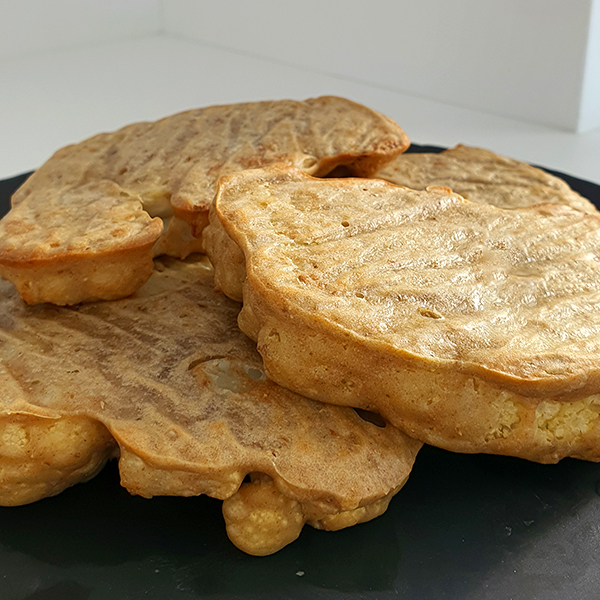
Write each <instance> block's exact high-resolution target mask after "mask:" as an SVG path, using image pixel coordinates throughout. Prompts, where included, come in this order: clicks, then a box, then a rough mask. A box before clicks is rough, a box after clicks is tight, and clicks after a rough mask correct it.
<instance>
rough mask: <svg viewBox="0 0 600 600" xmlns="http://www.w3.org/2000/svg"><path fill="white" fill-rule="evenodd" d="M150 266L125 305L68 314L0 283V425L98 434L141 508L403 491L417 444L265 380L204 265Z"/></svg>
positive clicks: (328, 506)
mask: <svg viewBox="0 0 600 600" xmlns="http://www.w3.org/2000/svg"><path fill="white" fill-rule="evenodd" d="M156 267H157V270H156V271H155V272H154V273H153V275H152V277H151V278H150V280H149V281H148V282H147V283H146V284H145V285H144V286H143V287H142V288H140V290H138V292H137V293H136V294H135V295H134V296H132V297H131V298H127V299H123V300H119V301H114V302H98V303H91V304H86V305H80V306H78V307H76V308H61V307H56V306H50V305H40V306H33V307H31V306H26V305H24V304H23V303H22V301H21V300H20V299H19V298H18V296H17V295H16V292H15V290H14V289H12V286H10V284H7V283H2V282H0V315H1V317H0V384H1V386H2V390H3V394H2V397H1V398H0V423H1V420H2V419H3V418H19V419H22V421H23V424H24V425H23V426H24V427H25V429H27V427H28V426H29V425H31V426H32V427H33V426H34V424H35V422H37V421H38V420H40V419H42V420H44V419H45V420H46V421H49V420H52V419H54V420H60V419H67V418H70V417H72V416H76V417H77V418H79V419H87V420H89V421H91V422H94V423H99V424H101V426H102V427H103V428H106V429H107V430H108V431H109V432H110V435H111V436H112V438H111V439H113V438H114V440H115V441H116V443H117V444H118V446H119V448H120V471H121V481H122V484H123V485H124V486H125V487H126V488H127V489H128V490H130V491H131V492H132V493H136V494H139V495H142V496H145V497H150V496H153V495H182V496H188V495H197V494H209V495H211V496H213V497H217V498H221V499H225V498H229V497H231V496H233V495H234V494H235V493H236V492H237V490H238V489H239V487H240V485H241V484H242V482H243V479H244V477H245V476H246V475H247V474H248V473H263V474H266V475H268V476H269V477H270V478H271V479H272V480H273V481H274V482H275V484H276V486H277V490H278V491H279V493H281V494H283V495H284V496H285V498H286V499H287V500H286V502H287V501H289V502H298V503H301V504H302V506H303V507H307V508H306V510H308V508H310V511H312V512H311V514H317V515H320V516H326V515H332V514H336V513H339V512H344V511H348V510H354V509H356V508H358V507H361V506H368V505H370V504H372V503H376V502H378V501H379V500H380V499H381V498H383V497H386V496H388V495H389V494H390V493H391V492H392V491H395V490H397V489H399V487H401V486H402V484H403V483H404V481H405V480H406V478H407V476H408V474H409V472H410V469H411V467H412V464H413V461H414V459H415V456H416V453H417V452H418V450H419V448H420V447H421V444H420V442H417V441H415V440H412V439H411V438H409V437H408V436H406V435H405V434H403V433H402V432H400V431H399V430H398V429H396V428H394V427H392V426H391V425H389V424H386V426H385V427H378V426H376V425H373V424H372V423H370V422H368V421H367V420H365V419H363V418H361V416H359V415H358V414H357V413H356V412H355V411H353V410H352V409H348V408H341V407H336V406H331V405H324V404H321V403H317V402H313V401H311V400H308V399H306V398H302V397H300V396H297V395H296V394H293V393H292V392H289V391H288V390H285V389H283V388H281V387H279V386H277V385H276V384H274V383H273V382H271V381H269V380H267V379H266V378H265V375H264V371H263V368H262V361H261V359H260V356H259V355H258V353H257V352H256V350H255V346H254V344H253V343H252V342H251V341H250V340H249V339H248V338H247V337H246V336H245V335H244V334H242V333H241V332H240V330H239V329H238V327H237V323H236V316H237V313H238V311H239V305H237V304H236V303H234V302H232V301H230V300H228V299H227V298H225V297H224V296H223V295H220V294H217V293H216V292H215V291H214V288H213V280H212V269H211V268H210V264H209V262H208V260H207V259H206V258H198V257H191V258H189V259H188V260H187V261H186V262H181V261H177V260H174V259H162V260H157V261H156ZM66 423H67V425H68V421H66ZM62 435H64V437H65V440H64V444H65V445H67V446H68V445H69V442H68V439H69V435H70V434H69V429H68V426H67V427H66V429H65V430H64V431H63V434H62ZM53 443H54V444H55V445H56V446H57V448H60V446H61V443H62V442H61V440H60V439H54V440H53ZM0 466H1V461H0ZM50 480H51V473H50V475H48V481H49V482H50V483H51V481H50ZM36 494H37V492H36Z"/></svg>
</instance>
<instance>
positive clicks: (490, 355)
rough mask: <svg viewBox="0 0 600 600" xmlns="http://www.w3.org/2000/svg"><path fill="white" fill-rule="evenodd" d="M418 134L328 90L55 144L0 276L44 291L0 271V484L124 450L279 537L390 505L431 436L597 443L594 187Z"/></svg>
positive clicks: (163, 484)
mask: <svg viewBox="0 0 600 600" xmlns="http://www.w3.org/2000/svg"><path fill="white" fill-rule="evenodd" d="M407 146H408V138H407V137H406V135H405V134H404V132H403V131H402V129H401V128H400V127H399V126H398V125H397V124H396V123H394V122H393V121H391V120H390V119H388V118H387V117H384V116H382V115H380V114H378V113H376V112H374V111H371V110H369V109H367V108H365V107H362V106H360V105H357V104H355V103H352V102H349V101H346V100H343V99H340V98H332V97H327V98H319V99H316V100H308V101H306V102H291V101H280V102H264V103H252V104H242V105H232V106H222V107H210V108H206V109H199V110H197V111H189V112H187V113H182V114H180V115H175V116H173V117H169V118H167V119H163V120H162V121H158V122H156V123H139V124H135V125H131V126H129V127H126V128H124V129H122V130H120V131H118V132H115V133H112V134H103V135H100V136H96V137H94V138H92V139H90V140H87V141H84V142H82V143H81V144H78V145H75V146H71V147H68V148H65V149H63V150H60V151H59V152H57V153H56V155H55V156H54V157H52V158H51V159H50V160H49V161H48V163H46V165H44V166H43V167H42V168H41V169H39V170H38V171H37V172H36V173H35V174H34V175H33V176H32V177H31V178H30V179H29V180H28V181H27V182H26V183H25V184H24V186H23V187H22V188H21V189H20V190H19V191H18V192H17V193H16V194H15V196H14V198H13V207H12V209H11V211H10V213H9V214H8V216H7V217H5V218H4V219H3V220H2V221H1V222H0V273H1V274H2V275H3V276H4V277H5V278H7V279H8V280H9V281H12V282H13V283H14V284H15V285H16V287H17V290H18V292H19V294H20V295H21V297H22V298H23V299H24V300H26V301H27V302H28V303H29V304H34V305H35V304H38V305H36V306H27V305H26V304H25V303H24V302H23V301H22V300H21V298H19V296H18V294H17V292H16V291H15V289H14V288H13V287H12V286H11V285H10V284H8V283H4V284H2V285H1V287H0V293H1V294H2V296H1V303H2V310H1V314H2V315H3V317H2V322H1V323H0V340H1V342H0V377H1V378H2V380H3V381H4V390H5V393H4V397H3V399H2V402H1V406H0V427H1V429H2V436H1V440H2V445H1V446H0V455H1V457H2V463H3V464H2V467H3V468H2V470H1V473H2V493H1V497H0V502H1V503H2V504H5V505H14V504H21V503H24V502H31V501H34V500H37V499H39V498H42V497H44V496H47V495H51V494H55V493H58V492H60V491H61V490H62V489H64V488H65V487H67V486H69V485H72V484H74V483H76V482H78V481H82V480H85V479H87V478H89V477H92V476H93V475H94V474H95V473H96V472H98V470H99V469H100V468H102V465H103V464H104V463H105V461H106V460H108V459H109V458H111V457H119V466H120V471H121V478H122V483H123V485H124V486H125V487H126V488H127V489H129V490H130V491H131V492H132V493H136V494H140V495H142V496H146V497H150V496H153V495H165V494H168V495H183V496H191V495H198V494H209V495H211V496H213V497H216V498H220V499H222V500H224V503H223V513H224V517H225V522H226V526H227V531H228V534H229V536H230V538H231V539H232V541H233V542H234V543H235V544H236V545H237V546H238V547H240V548H241V549H242V550H244V551H246V552H249V553H251V554H268V553H271V552H275V551H276V550H278V549H279V548H281V547H283V546H284V545H286V544H287V543H289V542H291V541H292V540H294V539H295V538H296V537H297V536H298V535H299V533H300V531H301V529H302V527H303V525H304V524H305V523H306V522H308V523H309V524H311V525H313V526H315V527H320V528H323V529H339V528H342V527H347V526H349V525H353V524H356V523H360V522H363V521H366V520H368V519H371V518H373V517H375V516H377V515H379V514H381V513H382V512H383V511H385V509H386V508H387V506H388V503H389V501H390V499H391V498H392V496H393V495H394V494H395V493H396V492H397V491H398V490H399V489H400V488H401V487H402V486H403V485H404V483H405V481H406V479H407V477H408V475H409V473H410V470H411V468H412V464H413V461H414V459H415V456H416V454H417V452H418V450H419V448H420V447H421V444H422V442H427V443H430V444H434V445H437V446H440V447H443V448H447V449H450V450H454V451H459V452H491V453H498V454H505V455H513V456H520V457H523V458H527V459H531V460H536V461H540V462H555V461H557V460H559V459H561V458H562V457H565V456H573V457H578V458H583V459H587V460H595V461H598V460H600V425H599V414H600V369H599V366H600V361H599V357H600V356H599V355H600V311H599V310H598V309H597V308H596V307H597V306H598V302H597V299H598V295H599V293H600V283H598V282H600V257H599V254H598V250H597V249H598V247H599V245H598V244H599V242H600V218H599V216H598V214H597V213H596V210H595V208H594V207H593V205H591V203H589V202H588V201H587V200H585V199H584V198H582V197H581V196H579V195H578V194H576V193H575V192H573V191H572V190H570V188H568V186H566V184H565V183H564V182H562V181H561V180H559V179H557V178H556V177H553V176H551V175H548V174H547V173H545V172H543V171H541V170H540V169H536V168H534V167H530V166H528V165H523V164H522V163H519V162H517V161H512V160H510V159H506V158H503V157H499V156H497V155H495V154H493V153H491V152H488V151H484V150H479V149H472V148H467V147H464V146H459V147H457V148H455V149H453V150H450V151H447V152H444V153H442V154H441V155H404V154H402V152H403V151H404V150H405V149H406V148H407ZM340 166H343V167H344V169H343V171H344V172H345V173H346V174H349V175H352V176H353V177H351V178H345V179H335V178H328V179H319V178H318V177H321V176H324V175H327V174H328V173H331V172H332V171H334V173H340V172H341V169H338V167H340ZM384 179H385V180H388V181H383V180H384ZM390 182H391V183H390ZM215 193H216V196H215ZM459 194H460V195H459ZM209 211H210V219H209ZM209 220H210V224H209ZM199 250H202V251H206V252H207V254H208V257H209V258H210V261H211V262H212V265H214V269H215V271H214V280H213V270H212V266H211V264H210V263H209V262H208V261H207V259H206V258H200V257H198V255H197V254H193V253H194V252H197V251H199ZM165 254H166V255H169V256H171V257H174V258H158V259H157V258H154V261H153V257H157V256H160V255H165ZM188 255H190V256H189V258H187V259H185V257H187V256H188ZM182 259H185V260H182ZM215 285H216V287H217V289H218V290H219V291H222V292H224V294H225V295H227V296H229V297H230V298H231V299H232V300H229V299H227V298H226V297H225V295H223V294H221V293H219V291H215V290H214V287H215ZM127 296H129V297H127ZM91 300H96V301H95V302H93V303H88V304H79V303H81V302H88V301H91ZM238 302H243V304H242V305H240V304H239V303H238ZM39 303H42V304H39ZM48 303H53V304H54V305H56V304H58V305H77V306H74V307H64V306H53V305H52V304H48ZM238 313H239V315H238ZM238 324H239V327H238ZM240 330H241V331H240ZM242 332H244V333H245V334H247V336H249V337H246V336H245V335H244V333H242ZM251 340H253V341H251ZM255 342H256V343H255ZM256 348H258V352H257V351H256ZM259 353H260V354H259Z"/></svg>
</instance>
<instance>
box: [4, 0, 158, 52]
mask: <svg viewBox="0 0 600 600" xmlns="http://www.w3.org/2000/svg"><path fill="white" fill-rule="evenodd" d="M162 28H163V17H162V3H161V0H0V61H3V60H6V59H11V58H17V57H23V56H29V55H34V54H36V53H41V52H47V51H48V50H55V49H58V48H69V47H73V46H81V45H87V44H94V43H98V42H104V41H108V40H115V39H120V38H124V37H129V36H141V35H148V34H153V33H158V32H159V31H161V30H162Z"/></svg>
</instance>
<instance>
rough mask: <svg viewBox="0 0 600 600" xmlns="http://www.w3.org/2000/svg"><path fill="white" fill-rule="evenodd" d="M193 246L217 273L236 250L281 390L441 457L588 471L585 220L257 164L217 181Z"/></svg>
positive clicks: (591, 425) (589, 242) (596, 346)
mask: <svg viewBox="0 0 600 600" xmlns="http://www.w3.org/2000/svg"><path fill="white" fill-rule="evenodd" d="M334 196H335V203H330V201H329V199H330V198H332V197H334ZM219 227H221V228H222V230H223V231H224V232H225V233H226V235H223V231H221V232H220V233H217V231H215V230H218V229H219ZM206 237H207V239H212V240H220V244H216V245H215V247H214V248H211V247H210V246H209V245H207V251H208V252H209V256H210V258H211V260H212V261H213V263H214V264H215V266H216V270H217V273H218V272H219V270H220V269H226V268H227V267H228V265H227V264H220V263H222V258H221V257H224V258H227V257H228V256H231V255H232V252H231V250H230V249H229V248H228V246H230V245H231V244H232V243H235V244H237V245H238V246H239V248H241V250H242V251H243V254H244V256H245V263H246V269H245V270H246V277H245V280H244V282H240V281H238V282H237V288H236V289H235V291H236V293H238V292H239V286H240V285H241V284H242V283H243V299H244V308H243V310H242V312H241V314H240V317H239V324H240V327H241V328H242V329H243V330H244V331H245V332H246V333H247V334H248V335H250V336H251V337H253V338H254V339H256V340H257V341H258V347H259V350H260V352H261V354H262V356H263V359H264V361H265V366H266V368H267V372H268V374H269V376H270V377H271V378H273V379H274V380H275V381H277V382H278V383H280V384H281V385H283V386H285V387H289V388H290V389H293V390H295V391H296V392H298V393H302V394H303V395H306V396H308V397H312V398H315V399H321V400H323V399H327V401H328V402H333V403H336V404H341V405H350V406H357V407H363V408H366V409H370V410H377V411H379V412H381V414H383V415H384V416H385V417H386V418H387V419H389V420H390V421H391V422H393V423H394V424H396V425H397V426H399V427H401V428H404V429H405V430H406V431H407V432H409V433H410V434H411V435H413V436H415V437H417V438H419V439H422V440H423V441H426V442H429V443H432V444H435V445H438V446H443V447H445V448H448V449H452V450H458V451H462V452H495V453H500V454H514V455H516V456H523V457H525V458H530V459H532V460H537V461H541V462H554V461H556V460H559V459H560V458H562V457H564V456H577V457H579V458H587V459H589V460H600V450H599V448H600V424H599V419H598V413H599V412H600V404H599V402H600V400H599V398H600V337H599V336H598V333H597V332H598V331H600V326H599V325H600V309H599V308H598V306H600V305H599V304H598V302H597V301H596V298H597V296H598V293H599V292H600V289H599V286H600V284H599V283H598V282H600V260H599V259H598V253H597V249H598V247H600V245H599V243H600V218H599V217H598V216H596V215H593V214H584V213H582V212H579V211H575V210H572V209H570V208H568V207H564V206H557V205H550V204H548V205H540V206H536V207H532V208H524V209H518V210H513V211H506V210H501V209H498V208H495V207H491V206H485V205H477V204H474V203H471V202H468V201H466V200H464V199H463V198H461V197H460V196H457V195H454V194H451V193H449V192H448V191H447V190H444V189H443V188H437V189H430V191H428V192H416V191H413V190H409V189H407V188H401V187H396V186H393V185H391V184H389V183H386V182H383V181H375V180H373V181H365V180H328V181H317V180H314V179H311V178H310V177H307V176H305V175H303V174H302V173H300V172H298V171H295V170H293V169H290V168H288V167H285V166H273V167H270V168H267V169H262V170H256V171H251V172H250V171H249V172H246V173H245V174H239V175H234V176H230V177H229V178H227V179H225V180H224V181H223V182H222V183H221V187H220V191H219V194H218V196H217V199H216V203H215V209H214V213H213V220H212V221H211V225H210V226H209V228H208V230H207V232H206ZM234 287H235V286H234ZM226 291H227V290H226Z"/></svg>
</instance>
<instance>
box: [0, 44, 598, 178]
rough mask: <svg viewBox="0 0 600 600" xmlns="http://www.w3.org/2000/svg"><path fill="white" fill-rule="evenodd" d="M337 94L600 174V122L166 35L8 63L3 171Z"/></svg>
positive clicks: (435, 132) (440, 136) (409, 128)
mask: <svg viewBox="0 0 600 600" xmlns="http://www.w3.org/2000/svg"><path fill="white" fill-rule="evenodd" d="M467 93H468V90H465V94H467ZM327 94H334V95H340V96H345V97H347V98H350V99H352V100H355V101H357V102H361V103H363V104H366V105H368V106H370V107H372V108H374V109H377V110H379V111H381V112H383V113H385V114H387V115H389V116H391V117H393V118H394V119H396V121H398V123H400V125H401V126H402V127H403V128H404V129H405V131H406V132H407V133H408V135H409V136H410V138H411V140H412V141H413V142H415V143H420V144H434V145H439V146H453V145H455V144H457V143H465V144H469V145H474V146H480V147H485V148H489V149H491V150H494V151H495V152H498V153H500V154H504V155H506V156H511V157H513V158H517V159H520V160H524V161H527V162H530V163H534V164H538V165H542V166H545V167H548V168H551V169H555V170H558V171H562V172H565V173H569V174H571V175H574V176H576V177H580V178H583V179H587V180H590V181H593V182H595V183H600V129H595V130H593V131H590V132H587V133H582V134H576V133H571V132H567V131H559V130H556V129H551V128H547V127H543V126H540V125H536V124H532V123H526V122H522V121H516V120H514V119H509V118H505V117H501V116H495V115H490V114H485V113H481V112H476V111H473V110H468V109H464V108H460V107H457V106H451V105H447V104H441V103H439V102H433V101H430V100H427V99H425V98H418V97H415V96H412V95H408V94H403V93H400V92H398V91H396V90H392V89H385V88H381V87H376V86H373V85H370V84H366V83H364V82H361V81H350V80H348V79H342V78H340V77H336V76H335V75H332V74H329V73H325V72H316V71H310V70H307V69H302V68H299V67H294V66H291V65H289V64H284V63H279V62H273V61H268V60H265V59H263V58H260V57H256V56H251V55H248V54H242V53H239V52H233V51H230V50H227V49H225V48H220V47H216V46H210V45H203V44H200V43H197V42H190V41H186V40H183V39H177V38H174V37H168V36H164V35H155V36H151V37H141V38H135V39H129V40H123V41H116V42H110V43H103V44H97V45H93V46H88V47H83V48H77V49H71V50H60V51H53V52H49V53H46V54H45V55H43V56H39V55H38V56H30V57H25V58H20V59H12V60H9V61H5V62H2V63H0V142H1V143H0V179H4V178H7V177H11V176H14V175H17V174H19V173H23V172H26V171H31V170H33V169H35V168H37V167H38V166H39V165H40V164H42V163H43V162H44V161H45V160H46V159H47V158H48V157H49V156H50V155H51V154H52V152H53V151H54V150H56V149H58V148H60V147H61V146H64V145H66V144H69V143H73V142H77V141H79V140H82V139H84V138H86V137H89V136H91V135H93V134H96V133H99V132H101V131H111V130H114V129H117V128H119V127H121V126H123V125H126V124H128V123H131V122H135V121H143V120H154V119H158V118H160V117H163V116H166V115H169V114H172V113H175V112H178V111H181V110H185V109H188V108H195V107H201V106H207V105H211V104H222V103H232V102H245V101H253V100H269V99H280V98H293V99H304V98H308V97H314V96H320V95H327Z"/></svg>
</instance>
